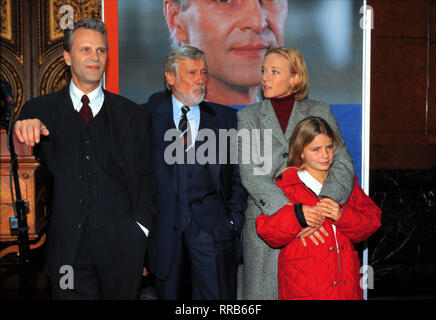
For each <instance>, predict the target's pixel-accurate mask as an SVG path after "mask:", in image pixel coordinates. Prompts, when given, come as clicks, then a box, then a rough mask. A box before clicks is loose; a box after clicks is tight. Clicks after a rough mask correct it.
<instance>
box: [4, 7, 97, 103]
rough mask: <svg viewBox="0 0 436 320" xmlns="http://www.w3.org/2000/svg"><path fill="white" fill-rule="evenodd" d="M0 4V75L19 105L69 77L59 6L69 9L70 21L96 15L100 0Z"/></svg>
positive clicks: (54, 89) (47, 91)
mask: <svg viewBox="0 0 436 320" xmlns="http://www.w3.org/2000/svg"><path fill="white" fill-rule="evenodd" d="M0 5H1V6H0V13H1V16H0V19H1V20H0V39H1V41H0V50H1V55H0V76H2V77H3V78H4V79H5V80H7V81H8V82H9V83H10V85H11V87H12V94H13V95H14V97H15V100H16V105H17V108H21V106H22V105H23V103H24V102H25V101H26V100H28V99H30V98H33V97H35V96H38V95H42V94H46V93H50V92H53V91H56V90H59V89H60V88H62V87H63V86H65V85H66V84H67V83H68V82H69V80H70V79H71V76H70V70H69V68H68V67H67V66H66V65H65V64H64V62H63V57H62V51H63V49H62V37H63V30H62V28H61V26H60V20H61V18H62V17H63V16H64V15H65V14H63V13H61V11H60V9H61V7H62V6H63V5H69V6H71V7H72V8H73V12H74V21H77V20H80V19H82V18H91V17H96V18H100V17H101V16H102V7H101V0H36V1H35V0H0Z"/></svg>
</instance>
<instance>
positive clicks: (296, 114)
mask: <svg viewBox="0 0 436 320" xmlns="http://www.w3.org/2000/svg"><path fill="white" fill-rule="evenodd" d="M305 117H306V116H305V112H304V103H303V102H302V101H299V100H295V102H294V107H293V108H292V112H291V116H290V118H289V122H288V126H287V127H286V131H285V137H286V140H288V141H289V139H290V138H291V135H292V132H293V131H294V129H295V126H296V125H297V123H298V122H300V121H301V120H303V119H304V118H305Z"/></svg>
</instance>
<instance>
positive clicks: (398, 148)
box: [370, 143, 436, 170]
mask: <svg viewBox="0 0 436 320" xmlns="http://www.w3.org/2000/svg"><path fill="white" fill-rule="evenodd" d="M435 155H436V147H435V146H426V147H425V148H423V147H422V146H417V145H409V146H407V147H404V146H402V145H400V144H399V143H397V144H394V145H387V144H385V145H382V146H380V145H373V144H372V143H371V147H370V157H371V160H370V161H371V163H374V162H375V163H376V164H377V167H378V168H388V170H389V169H391V168H395V169H410V168H413V169H414V170H419V169H428V168H430V167H431V165H432V163H434V161H435V160H436V159H435ZM432 161H433V162H432Z"/></svg>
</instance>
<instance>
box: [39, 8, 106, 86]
mask: <svg viewBox="0 0 436 320" xmlns="http://www.w3.org/2000/svg"><path fill="white" fill-rule="evenodd" d="M64 5H70V6H71V7H72V8H73V13H74V21H78V20H80V19H83V18H100V17H101V15H102V12H101V0H71V1H61V0H38V13H39V19H38V29H39V30H40V31H39V35H40V37H39V39H38V64H39V68H40V69H39V79H40V81H39V85H38V95H42V94H46V93H50V92H53V91H56V90H59V89H61V88H62V87H64V86H65V85H66V84H67V83H68V82H69V81H70V79H71V75H70V70H69V68H68V67H67V66H66V65H65V63H64V62H63V57H62V52H63V47H62V38H63V35H64V32H63V29H62V28H61V25H60V21H61V19H62V17H63V16H64V15H65V13H61V7H62V6H64Z"/></svg>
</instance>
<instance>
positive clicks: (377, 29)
mask: <svg viewBox="0 0 436 320" xmlns="http://www.w3.org/2000/svg"><path fill="white" fill-rule="evenodd" d="M368 4H369V5H370V6H372V7H373V9H374V18H375V19H374V30H373V32H372V45H371V49H372V50H371V142H370V143H371V148H370V150H371V151H370V152H371V154H370V168H371V169H430V168H432V167H435V166H436V155H435V152H436V92H435V91H436V90H435V88H436V43H435V39H436V1H435V0H414V1H405V0H389V1H388V0H372V1H371V0H370V1H368Z"/></svg>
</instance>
